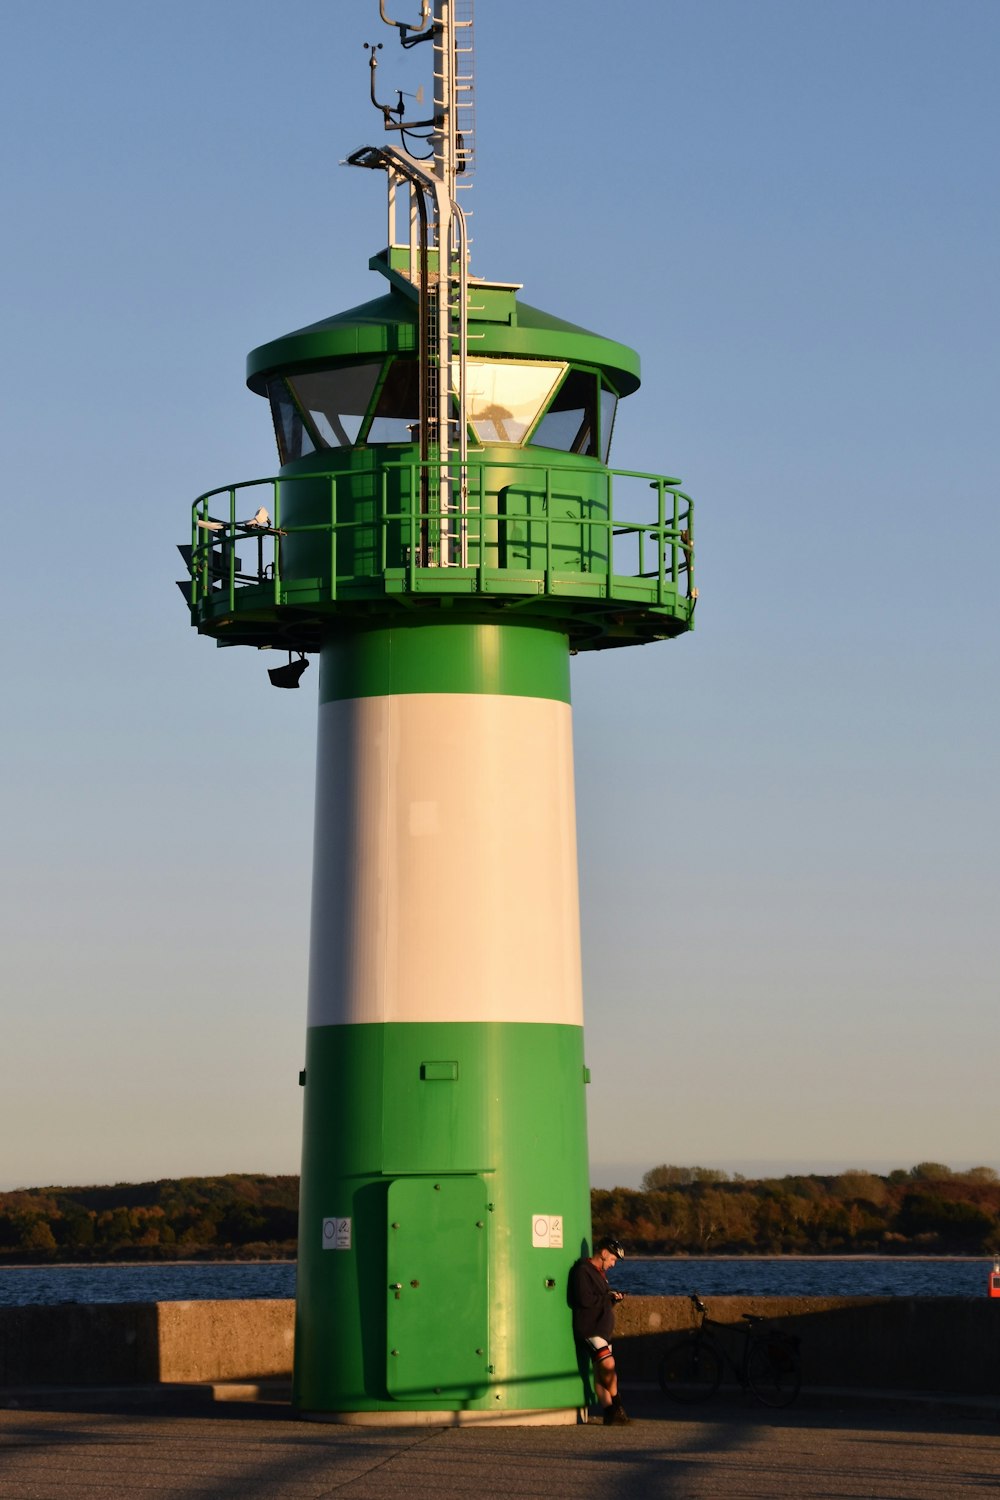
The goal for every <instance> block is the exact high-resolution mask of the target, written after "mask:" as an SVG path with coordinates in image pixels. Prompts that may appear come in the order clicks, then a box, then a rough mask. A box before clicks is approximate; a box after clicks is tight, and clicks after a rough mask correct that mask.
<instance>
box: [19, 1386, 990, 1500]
mask: <svg viewBox="0 0 1000 1500" xmlns="http://www.w3.org/2000/svg"><path fill="white" fill-rule="evenodd" d="M64 1404H65V1405H66V1406H67V1407H69V1405H70V1403H69V1402H66V1403H64ZM631 1404H632V1405H633V1406H634V1407H635V1408H636V1410H637V1412H641V1413H642V1415H643V1418H644V1419H643V1420H642V1421H641V1422H639V1421H637V1422H636V1423H634V1424H633V1425H632V1426H631V1427H626V1428H605V1427H603V1426H598V1425H596V1424H591V1425H588V1426H586V1427H555V1428H538V1427H535V1428H525V1427H522V1428H497V1429H492V1430H489V1431H482V1430H479V1429H471V1428H459V1429H449V1430H441V1429H435V1430H432V1431H430V1432H427V1431H412V1430H411V1431H399V1430H396V1431H392V1432H369V1431H364V1430H360V1429H357V1428H346V1427H331V1426H326V1425H319V1424H312V1423H305V1422H298V1421H296V1420H294V1419H292V1418H291V1417H290V1415H289V1414H288V1412H287V1408H285V1407H283V1406H281V1405H272V1406H267V1405H255V1406H250V1405H240V1406H236V1405H228V1406H227V1405H208V1404H206V1405H204V1406H203V1407H202V1408H200V1409H199V1410H197V1411H195V1409H193V1408H188V1410H186V1411H183V1412H173V1413H164V1412H160V1413H156V1412H142V1411H136V1410H134V1409H133V1410H128V1409H126V1408H124V1407H121V1408H120V1409H119V1410H112V1411H102V1412H94V1411H88V1412H83V1411H80V1410H71V1409H66V1410H51V1409H49V1410H39V1409H37V1404H36V1406H35V1407H29V1406H28V1405H23V1406H22V1407H20V1408H19V1409H15V1410H2V1411H0V1500H133V1497H149V1500H237V1497H239V1500H325V1497H334V1496H335V1497H337V1500H375V1497H378V1500H404V1497H406V1500H410V1497H418V1500H422V1497H427V1500H439V1497H440V1500H447V1497H450V1496H455V1497H466V1496H503V1497H511V1500H522V1497H523V1500H528V1497H531V1500H535V1497H538V1500H570V1497H571V1500H577V1497H580V1500H583V1497H586V1500H592V1497H593V1500H647V1497H648V1500H722V1497H724V1500H784V1497H789V1500H952V1497H954V1496H962V1497H969V1496H973V1495H983V1496H984V1497H985V1496H987V1495H993V1496H998V1495H1000V1422H998V1421H997V1418H996V1414H995V1413H990V1414H986V1413H984V1414H983V1415H982V1416H980V1417H979V1418H970V1417H968V1416H962V1415H961V1414H959V1413H957V1412H954V1411H949V1410H942V1409H940V1408H937V1407H931V1406H928V1407H923V1408H915V1407H914V1406H912V1405H908V1406H907V1407H906V1408H901V1409H899V1410H895V1411H894V1410H892V1409H891V1407H887V1406H886V1405H884V1404H883V1405H882V1406H881V1409H878V1410H868V1411H866V1410H863V1409H859V1408H858V1407H857V1406H852V1407H851V1408H850V1409H846V1410H837V1409H836V1407H835V1406H831V1407H829V1408H826V1407H819V1408H812V1409H808V1408H807V1409H802V1410H798V1409H796V1410H793V1411H791V1412H779V1413H774V1412H768V1411H766V1410H764V1409H763V1408H761V1407H758V1406H755V1405H749V1404H743V1403H742V1402H739V1401H733V1402H730V1403H723V1404H722V1405H719V1406H712V1407H706V1408H703V1409H702V1411H701V1413H699V1417H698V1420H695V1421H691V1420H690V1419H689V1416H688V1414H687V1413H682V1414H680V1415H678V1414H677V1413H676V1412H675V1411H674V1410H670V1411H666V1412H665V1411H664V1409H663V1407H662V1405H661V1404H660V1401H659V1398H657V1397H654V1396H653V1394H652V1393H643V1394H641V1395H638V1396H633V1398H632V1403H631Z"/></svg>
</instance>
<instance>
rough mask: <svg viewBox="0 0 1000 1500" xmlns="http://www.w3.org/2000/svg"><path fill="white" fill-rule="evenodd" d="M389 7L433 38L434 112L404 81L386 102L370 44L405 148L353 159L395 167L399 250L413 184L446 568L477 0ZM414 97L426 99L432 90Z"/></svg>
mask: <svg viewBox="0 0 1000 1500" xmlns="http://www.w3.org/2000/svg"><path fill="white" fill-rule="evenodd" d="M385 6H386V0H379V16H380V18H381V19H382V20H383V21H384V22H385V24H386V25H387V26H391V27H393V28H394V29H395V30H397V31H398V32H399V40H400V43H401V45H402V46H403V47H405V48H407V49H410V48H413V47H416V46H417V45H418V44H419V43H420V42H426V41H429V42H431V44H432V67H431V71H432V75H433V97H434V112H433V114H432V115H431V116H430V117H429V118H425V119H416V120H408V119H407V118H406V105H405V103H404V100H405V99H406V98H407V97H413V96H408V95H406V94H404V92H403V90H402V89H397V90H396V94H397V98H396V103H395V104H386V103H383V102H382V101H380V99H379V97H378V91H377V82H376V75H377V72H378V53H379V52H380V51H381V50H382V44H381V42H365V44H364V46H365V50H366V51H367V52H368V53H369V58H368V67H369V78H370V81H369V94H370V97H371V102H372V104H373V105H374V106H375V108H376V109H377V110H378V111H379V112H380V113H381V115H382V124H383V127H384V129H385V130H386V131H391V132H393V133H396V134H398V135H399V137H400V146H401V149H397V148H395V147H391V146H384V147H373V146H364V147H362V148H361V150H360V151H355V152H353V153H352V155H351V156H349V157H348V162H349V164H350V165H351V166H364V167H371V168H375V169H376V170H382V171H384V172H385V173H386V176H387V179H388V220H389V226H388V227H389V246H390V249H391V247H392V246H393V245H394V244H397V243H398V241H397V238H396V197H397V192H398V189H399V187H400V186H401V184H403V183H406V184H407V185H408V187H409V196H410V212H409V226H408V228H409V247H410V280H411V281H413V282H414V283H416V285H417V286H418V288H419V299H420V330H421V337H420V390H421V423H420V428H421V457H422V458H436V459H437V461H438V470H437V474H438V478H437V488H438V494H437V496H436V497H435V498H436V500H437V503H438V505H439V506H440V511H441V515H442V523H441V525H442V535H441V549H440V562H441V566H442V567H449V566H452V567H453V566H456V565H457V566H459V567H465V566H466V564H467V561H468V521H467V511H468V481H467V461H468V416H467V396H466V392H467V385H468V347H469V334H468V311H469V309H468V300H469V284H468V283H469V245H470V240H469V234H468V225H467V219H468V215H467V214H466V213H465V211H464V210H463V208H462V207H461V206H460V205H459V202H458V192H459V189H465V188H467V187H470V186H471V174H472V167H473V164H474V160H475V102H474V101H475V66H474V59H475V48H474V36H473V20H474V16H473V6H474V0H421V9H420V18H419V21H418V22H417V24H416V25H412V24H411V23H410V22H408V21H396V20H393V19H392V18H391V17H390V16H388V15H386V9H385ZM432 6H433V14H432ZM415 97H416V101H417V103H418V104H419V103H420V102H422V97H423V89H420V90H419V91H418V93H417V95H416V96H415ZM418 143H419V144H420V145H423V144H424V143H426V144H428V145H429V146H430V150H429V152H421V151H420V150H419V146H418ZM460 179H461V181H460ZM432 250H434V251H436V254H432V253H431V252H432ZM432 449H434V450H436V451H434V452H432V451H431V450H432Z"/></svg>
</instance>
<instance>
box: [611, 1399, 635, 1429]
mask: <svg viewBox="0 0 1000 1500" xmlns="http://www.w3.org/2000/svg"><path fill="white" fill-rule="evenodd" d="M631 1421H632V1418H631V1417H630V1416H627V1415H626V1413H625V1408H624V1406H622V1404H621V1402H620V1401H616V1402H615V1403H614V1405H612V1406H609V1407H608V1408H607V1410H606V1411H605V1413H604V1425H605V1427H628V1426H629V1424H630V1423H631Z"/></svg>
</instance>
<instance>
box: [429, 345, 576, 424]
mask: <svg viewBox="0 0 1000 1500" xmlns="http://www.w3.org/2000/svg"><path fill="white" fill-rule="evenodd" d="M565 372H566V366H565V365H564V364H554V363H553V362H551V361H547V362H546V363H544V364H543V363H542V362H540V361H537V362H536V361H532V362H531V363H529V362H527V361H520V360H513V359H505V360H493V361H490V360H479V359H470V360H469V361H468V363H467V365H466V383H465V404H466V415H467V417H468V420H469V424H470V426H471V427H472V430H473V432H474V433H475V435H476V437H477V439H478V440H479V442H481V443H521V442H523V441H524V436H525V433H526V432H527V431H528V429H529V428H530V427H531V426H532V424H533V423H534V422H535V421H536V420H537V419H538V414H539V412H540V411H541V410H542V408H543V407H544V405H545V403H546V401H548V399H549V397H550V396H551V395H552V392H553V391H554V389H555V387H556V385H557V383H558V381H559V380H560V379H561V378H562V376H563V375H564V374H565ZM452 384H453V385H454V386H455V387H456V388H457V386H458V361H457V360H456V361H454V362H453V364H452Z"/></svg>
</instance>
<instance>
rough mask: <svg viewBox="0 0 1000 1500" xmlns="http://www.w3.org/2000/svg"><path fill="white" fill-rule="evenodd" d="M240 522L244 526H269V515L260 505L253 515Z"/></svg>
mask: <svg viewBox="0 0 1000 1500" xmlns="http://www.w3.org/2000/svg"><path fill="white" fill-rule="evenodd" d="M242 524H243V525H244V526H261V527H263V526H270V524H271V517H270V516H269V515H268V513H267V511H266V510H265V509H264V507H263V505H262V506H261V508H260V510H259V511H258V512H257V514H256V515H255V516H251V517H250V519H249V521H244V522H243V523H242Z"/></svg>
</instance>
